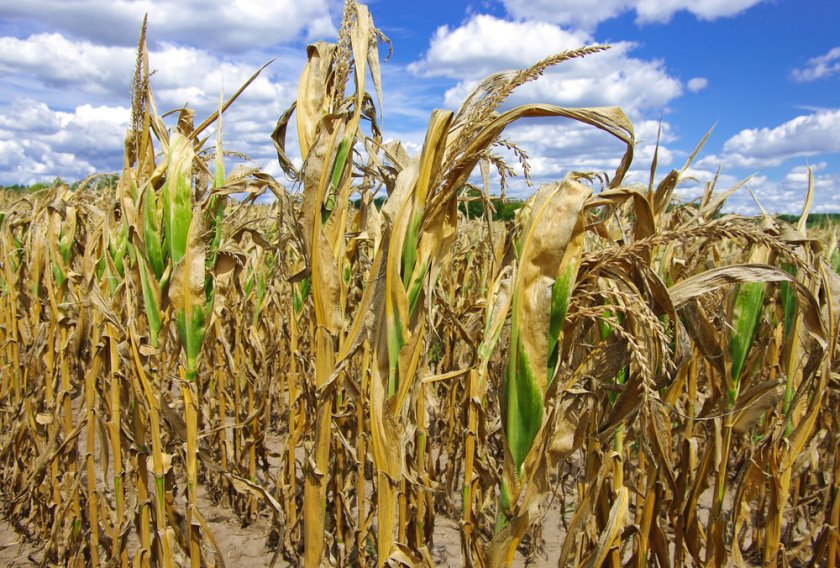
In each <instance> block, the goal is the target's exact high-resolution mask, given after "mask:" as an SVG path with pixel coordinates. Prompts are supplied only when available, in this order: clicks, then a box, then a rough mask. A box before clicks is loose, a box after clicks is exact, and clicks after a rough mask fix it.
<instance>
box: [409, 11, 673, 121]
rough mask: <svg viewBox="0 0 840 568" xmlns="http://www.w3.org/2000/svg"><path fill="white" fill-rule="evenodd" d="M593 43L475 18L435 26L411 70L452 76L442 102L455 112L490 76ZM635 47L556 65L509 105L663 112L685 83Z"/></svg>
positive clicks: (565, 33) (541, 26) (548, 29)
mask: <svg viewBox="0 0 840 568" xmlns="http://www.w3.org/2000/svg"><path fill="white" fill-rule="evenodd" d="M593 43H595V41H594V39H593V38H592V37H591V36H590V35H589V34H587V33H585V32H582V31H579V30H578V31H569V30H566V29H563V28H561V27H559V26H556V25H554V24H549V23H545V22H511V21H507V20H503V19H499V18H496V17H493V16H489V15H479V16H475V17H473V18H471V19H470V20H469V21H467V22H466V23H464V24H463V25H462V26H459V27H456V28H449V27H445V26H444V27H441V28H439V29H438V30H437V32H436V33H435V35H434V37H433V38H432V40H431V42H430V46H429V49H428V51H427V52H426V53H425V55H424V56H423V58H422V59H421V60H419V61H417V62H415V63H413V64H412V65H410V66H409V71H410V72H412V73H414V74H416V75H418V76H423V77H448V78H453V79H457V80H458V83H457V84H456V85H455V86H454V87H452V88H450V89H449V90H448V91H447V92H446V97H445V104H446V105H447V106H449V107H453V108H455V107H457V106H459V105H460V103H461V102H462V101H463V100H464V99H465V98H466V96H467V95H468V94H469V93H470V91H471V90H472V89H473V88H474V87H475V86H476V85H477V84H478V82H479V81H480V80H481V79H483V78H484V77H485V76H486V75H488V74H489V73H491V72H494V71H499V70H503V69H506V68H507V69H509V68H524V67H527V66H529V65H532V64H533V63H536V62H537V61H539V60H541V59H544V58H545V57H548V56H549V55H553V54H556V53H559V52H562V51H567V50H571V49H575V48H578V47H581V46H583V45H589V44H593ZM633 47H634V45H633V44H632V43H629V42H618V43H616V44H614V45H613V47H612V49H610V50H608V51H606V52H603V53H598V54H595V55H591V56H589V57H586V58H584V59H577V60H572V61H566V62H563V63H560V64H559V65H557V66H556V67H555V68H553V69H550V70H549V71H547V72H546V73H545V75H544V76H543V77H541V78H540V79H539V80H537V81H535V82H533V83H531V84H528V85H526V86H524V87H523V88H521V89H519V90H518V91H517V92H516V94H515V95H514V97H513V99H512V101H513V102H515V103H523V102H526V101H532V102H534V101H539V102H547V103H553V104H558V105H566V106H582V105H585V106H599V105H619V106H621V107H622V109H624V111H625V112H627V113H628V114H629V115H631V116H633V117H638V116H640V115H641V113H642V112H643V111H645V110H651V109H655V110H657V111H661V110H663V108H664V107H665V106H666V105H667V104H668V103H669V102H670V101H671V100H673V99H674V98H675V97H677V96H679V95H680V94H682V91H683V86H682V83H681V82H680V81H679V80H678V79H676V78H674V77H672V76H670V75H669V74H668V72H667V70H666V68H665V64H664V62H662V61H659V60H653V61H646V60H642V59H637V58H633V57H631V56H630V52H631V51H632V49H633Z"/></svg>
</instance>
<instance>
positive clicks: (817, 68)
mask: <svg viewBox="0 0 840 568" xmlns="http://www.w3.org/2000/svg"><path fill="white" fill-rule="evenodd" d="M838 73H840V47H835V48H834V49H832V50H830V51H829V52H828V53H826V54H825V55H820V56H819V57H814V58H812V59H809V60H808V64H807V65H805V67H803V68H801V69H794V71H793V79H794V80H795V81H798V82H800V83H806V82H809V81H816V80H817V79H823V78H825V77H830V76H831V75H836V74H838Z"/></svg>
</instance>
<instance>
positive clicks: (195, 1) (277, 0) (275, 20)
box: [0, 0, 340, 52]
mask: <svg viewBox="0 0 840 568" xmlns="http://www.w3.org/2000/svg"><path fill="white" fill-rule="evenodd" d="M339 11H340V2H338V0H308V1H307V2H298V1H296V0H226V1H222V2H206V1H203V0H114V1H112V2H102V1H101V0H77V1H74V2H67V1H65V0H27V1H26V2H4V3H2V4H0V18H6V19H9V20H11V21H17V22H21V23H22V24H23V25H24V26H25V25H28V23H30V22H36V21H37V23H38V24H39V25H40V26H45V25H46V26H49V27H51V28H53V29H55V30H58V31H60V32H62V33H65V34H68V35H71V36H73V37H75V38H83V39H87V40H90V41H92V42H93V43H96V44H105V45H122V46H126V47H130V46H133V45H134V44H136V41H137V35H138V32H139V30H140V24H141V22H142V21H143V16H144V15H145V14H149V35H150V38H157V39H160V40H163V41H169V42H173V41H178V42H183V43H186V44H188V45H193V46H197V47H201V48H213V49H224V50H226V51H228V52H246V51H250V50H254V49H265V48H267V47H269V46H273V45H277V44H281V43H286V42H289V41H292V40H295V39H310V38H313V37H315V38H323V37H324V36H334V35H335V33H336V31H335V25H334V23H333V21H334V20H335V18H336V14H337V13H338V12H339ZM338 16H339V17H340V13H338Z"/></svg>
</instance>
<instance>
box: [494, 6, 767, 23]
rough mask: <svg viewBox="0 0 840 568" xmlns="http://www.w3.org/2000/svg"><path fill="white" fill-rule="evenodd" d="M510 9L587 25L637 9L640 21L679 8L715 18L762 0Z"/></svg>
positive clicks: (659, 18)
mask: <svg viewBox="0 0 840 568" xmlns="http://www.w3.org/2000/svg"><path fill="white" fill-rule="evenodd" d="M502 2H503V4H504V6H505V8H506V9H507V11H508V12H509V13H510V14H511V15H512V16H513V17H514V18H517V19H520V20H532V19H536V18H539V19H541V20H546V21H551V22H554V23H558V24H564V25H571V26H575V27H581V28H585V29H594V28H595V27H596V26H597V25H598V24H599V23H601V22H603V21H606V20H609V19H611V18H615V17H617V16H620V15H622V14H624V13H626V12H634V13H635V14H636V21H637V22H638V23H642V24H643V23H649V22H667V21H668V20H670V19H671V18H672V17H673V15H674V14H675V13H677V12H679V11H683V10H684V11H687V12H689V13H691V14H693V15H694V16H696V17H697V18H699V19H701V20H715V19H717V18H724V17H730V16H735V15H737V14H740V13H741V12H743V11H744V10H747V9H748V8H751V7H752V6H754V5H756V4H759V3H760V2H762V0H601V1H599V2H580V1H579V0H502Z"/></svg>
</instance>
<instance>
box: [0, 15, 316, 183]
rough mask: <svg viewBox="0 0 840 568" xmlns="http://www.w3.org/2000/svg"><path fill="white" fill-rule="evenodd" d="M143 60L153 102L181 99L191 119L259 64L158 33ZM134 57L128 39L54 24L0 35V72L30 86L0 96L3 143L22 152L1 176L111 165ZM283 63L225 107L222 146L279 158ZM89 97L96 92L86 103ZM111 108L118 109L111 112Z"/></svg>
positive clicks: (7, 150) (77, 173) (286, 97)
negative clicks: (110, 42)
mask: <svg viewBox="0 0 840 568" xmlns="http://www.w3.org/2000/svg"><path fill="white" fill-rule="evenodd" d="M149 60H150V67H151V69H152V70H153V75H152V79H151V81H152V87H153V90H154V93H155V99H156V102H157V106H158V110H159V112H165V111H168V110H170V109H175V108H180V107H182V106H184V105H188V106H190V107H191V108H193V109H194V110H195V111H196V119H197V120H198V121H200V120H202V119H203V118H204V117H205V116H207V115H209V114H210V113H212V112H213V111H214V110H216V108H218V104H219V96H220V94H224V95H226V96H227V95H230V94H232V93H233V92H234V91H235V90H236V89H237V88H238V87H239V86H240V85H242V84H243V83H244V82H245V81H246V80H247V79H248V78H249V77H250V76H251V75H252V73H253V72H254V71H255V70H256V68H257V65H255V64H251V63H248V62H245V61H242V60H241V59H231V58H227V57H225V58H223V57H220V56H217V55H215V54H213V53H211V52H209V51H206V50H203V49H199V48H196V47H188V46H183V45H175V44H170V43H158V44H157V45H156V47H154V48H153V49H151V50H150V54H149ZM298 60H299V61H298ZM134 61H135V52H134V48H130V47H122V46H105V45H98V44H94V43H92V42H90V41H88V40H76V39H71V38H68V37H65V36H63V35H61V34H59V33H55V32H53V33H41V34H33V35H31V36H29V37H27V38H23V39H19V38H13V37H2V38H0V72H2V73H3V74H4V76H5V78H6V80H7V81H8V82H9V83H24V82H27V81H28V82H30V83H31V84H33V85H34V86H35V87H36V89H35V91H37V94H36V93H34V92H33V93H32V94H30V95H28V96H27V97H26V98H20V97H19V96H18V97H16V98H14V99H12V100H6V101H3V100H0V128H2V129H3V131H2V132H0V137H2V138H3V139H6V140H8V142H7V143H6V144H4V145H3V147H2V149H0V151H2V152H3V154H4V156H6V157H7V159H9V158H8V157H9V156H17V157H18V158H19V159H18V161H17V162H16V164H15V167H14V168H9V167H4V168H3V177H4V179H3V180H0V183H18V182H21V181H27V182H28V181H32V180H33V179H35V180H36V181H43V180H44V179H51V178H52V177H55V176H56V175H61V176H62V177H67V178H71V179H72V178H73V177H83V176H85V175H87V174H88V173H90V172H91V171H93V170H96V171H113V170H116V169H118V168H119V167H120V166H121V164H122V158H121V150H122V139H123V137H124V135H125V126H119V127H118V128H116V129H115V125H126V124H127V120H128V114H129V113H128V110H126V109H125V108H123V107H125V106H127V105H128V103H129V99H130V84H131V77H132V74H133V70H134ZM301 62H302V57H301V56H291V57H287V58H286V61H285V62H284V65H285V66H288V65H289V64H296V63H297V64H299V63H301ZM283 67H284V66H283V65H278V66H277V68H274V66H272V67H270V68H268V69H267V70H265V71H264V72H263V73H262V74H261V75H260V76H259V77H258V78H257V79H256V80H255V81H254V82H253V83H252V84H251V85H250V86H249V87H248V89H247V90H246V91H245V92H244V93H243V94H242V95H241V96H240V97H239V99H238V100H237V101H236V103H235V104H234V105H233V106H232V107H230V109H229V110H228V111H227V112H226V117H228V120H226V126H225V140H230V141H231V144H230V145H229V148H230V149H233V150H236V151H239V152H243V153H245V154H247V155H249V156H251V157H253V158H254V159H255V160H258V163H260V164H268V163H271V162H273V161H276V160H274V159H273V156H274V148H273V145H272V143H271V140H270V138H269V135H270V133H271V130H272V129H273V126H274V123H275V122H276V120H277V117H278V116H280V114H281V113H282V112H283V110H284V109H285V108H286V107H287V106H288V105H289V104H290V103H291V101H292V100H293V98H294V90H295V85H294V81H291V82H290V80H289V77H293V75H289V74H288V73H285V72H284V69H283ZM281 77H282V79H281ZM9 83H7V84H9ZM35 97H37V100H35ZM90 100H95V101H99V102H98V103H97V104H96V105H95V106H91V105H90V104H86V101H90ZM117 112H121V113H122V114H121V115H120V116H119V117H117V116H115V113H117ZM97 128H99V129H101V132H100V133H99V134H98V135H97V132H96V129H97ZM45 133H48V134H49V135H48V136H43V134H45ZM80 134H83V135H81V136H80ZM88 142H90V143H88ZM58 169H61V171H60V172H58V171H54V170H58Z"/></svg>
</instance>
